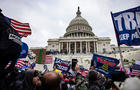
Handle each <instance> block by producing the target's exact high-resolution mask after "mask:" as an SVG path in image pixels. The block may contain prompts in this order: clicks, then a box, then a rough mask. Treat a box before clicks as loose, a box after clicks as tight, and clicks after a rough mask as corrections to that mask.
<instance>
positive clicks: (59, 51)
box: [59, 42, 61, 52]
mask: <svg viewBox="0 0 140 90" xmlns="http://www.w3.org/2000/svg"><path fill="white" fill-rule="evenodd" d="M60 50H61V42H59V52H60Z"/></svg>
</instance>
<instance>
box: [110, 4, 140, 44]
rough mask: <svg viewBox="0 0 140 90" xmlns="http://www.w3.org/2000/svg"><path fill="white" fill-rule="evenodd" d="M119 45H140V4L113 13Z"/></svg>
mask: <svg viewBox="0 0 140 90" xmlns="http://www.w3.org/2000/svg"><path fill="white" fill-rule="evenodd" d="M111 16H112V20H113V24H114V28H115V34H116V38H117V42H118V45H121V44H125V45H127V46H138V45H140V6H138V7H135V8H131V9H128V10H125V11H121V12H117V13H111Z"/></svg>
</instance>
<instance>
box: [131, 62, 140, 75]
mask: <svg viewBox="0 0 140 90" xmlns="http://www.w3.org/2000/svg"><path fill="white" fill-rule="evenodd" d="M131 75H132V76H140V65H138V64H134V65H133V66H132V74H131Z"/></svg>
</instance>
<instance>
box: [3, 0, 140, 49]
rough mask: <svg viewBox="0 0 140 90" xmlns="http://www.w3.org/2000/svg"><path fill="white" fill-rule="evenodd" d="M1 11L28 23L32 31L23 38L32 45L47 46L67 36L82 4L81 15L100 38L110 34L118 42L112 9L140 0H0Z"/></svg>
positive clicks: (123, 8) (112, 42)
mask: <svg viewBox="0 0 140 90" xmlns="http://www.w3.org/2000/svg"><path fill="white" fill-rule="evenodd" d="M0 1H1V2H0V8H1V9H2V13H3V14H4V15H5V16H7V17H10V18H13V19H15V20H17V21H20V22H23V23H29V24H30V27H31V29H32V34H31V35H30V36H28V37H26V38H22V41H23V42H25V43H27V44H28V46H29V47H45V46H47V40H48V39H52V38H59V37H61V36H63V35H64V33H65V32H66V28H67V26H68V25H69V23H70V21H71V20H72V19H73V18H75V16H76V12H77V7H78V6H80V11H81V12H82V14H81V15H82V17H83V18H85V19H86V20H87V21H88V23H89V24H90V26H91V27H92V30H93V33H94V34H95V35H96V36H98V37H110V38H111V39H112V40H111V44H117V42H116V37H115V33H114V28H113V24H112V19H111V16H110V12H111V11H112V12H118V11H122V10H126V9H129V8H133V7H137V6H139V5H140V0H0Z"/></svg>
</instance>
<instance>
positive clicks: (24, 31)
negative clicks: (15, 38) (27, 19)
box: [5, 17, 31, 38]
mask: <svg viewBox="0 0 140 90" xmlns="http://www.w3.org/2000/svg"><path fill="white" fill-rule="evenodd" d="M5 18H6V20H7V22H8V23H9V24H10V26H11V27H12V28H13V29H15V30H16V31H17V32H18V33H19V35H20V37H21V38H22V37H27V36H28V35H31V28H30V26H29V23H21V22H19V21H16V20H14V19H11V18H8V17H5Z"/></svg>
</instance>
